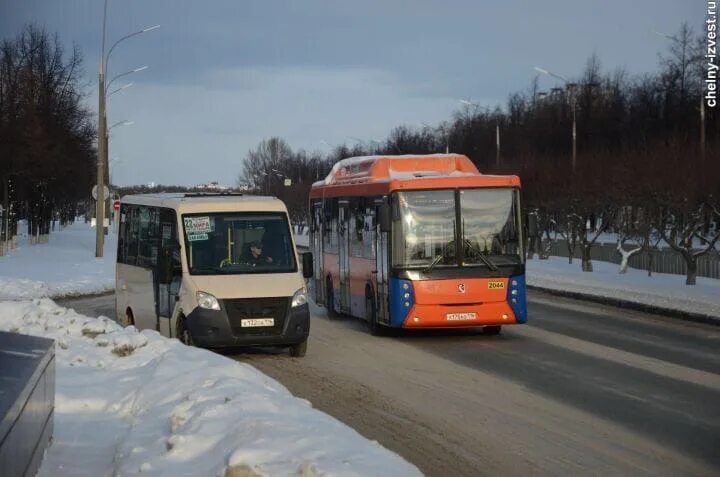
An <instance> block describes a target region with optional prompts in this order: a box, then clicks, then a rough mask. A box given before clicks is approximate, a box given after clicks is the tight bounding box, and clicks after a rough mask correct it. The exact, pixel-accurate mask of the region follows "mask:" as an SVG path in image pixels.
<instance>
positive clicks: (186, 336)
mask: <svg viewBox="0 0 720 477" xmlns="http://www.w3.org/2000/svg"><path fill="white" fill-rule="evenodd" d="M175 336H177V338H178V339H179V340H180V341H181V342H182V343H183V344H185V345H187V346H195V343H193V339H192V336H191V335H190V331H189V330H188V329H187V326H185V317H184V316H178V321H177V330H176V333H175Z"/></svg>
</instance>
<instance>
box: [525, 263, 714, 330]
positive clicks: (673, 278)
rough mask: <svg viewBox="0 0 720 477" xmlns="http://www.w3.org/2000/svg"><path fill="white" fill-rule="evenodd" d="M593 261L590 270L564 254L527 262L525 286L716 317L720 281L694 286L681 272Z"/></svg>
mask: <svg viewBox="0 0 720 477" xmlns="http://www.w3.org/2000/svg"><path fill="white" fill-rule="evenodd" d="M619 269H620V266H619V265H616V264H614V263H608V262H599V261H593V272H589V273H588V272H583V271H582V270H581V269H580V260H578V259H575V260H573V263H572V264H568V259H567V258H565V257H550V258H549V259H548V260H538V259H533V260H528V261H527V282H528V284H529V285H534V286H537V287H542V288H548V289H552V290H562V291H569V292H575V293H584V294H589V295H595V296H601V297H611V298H617V299H621V300H627V301H632V302H635V303H641V304H646V305H653V306H656V307H660V308H667V309H670V310H678V311H683V312H689V313H700V314H704V315H710V316H713V317H718V319H720V280H714V279H712V278H705V277H698V279H697V285H693V286H688V285H685V276H684V275H671V274H667V273H653V275H652V277H648V276H647V272H646V271H645V270H637V269H634V268H628V271H627V273H626V274H620V273H618V270H619Z"/></svg>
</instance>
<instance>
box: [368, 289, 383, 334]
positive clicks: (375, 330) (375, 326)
mask: <svg viewBox="0 0 720 477" xmlns="http://www.w3.org/2000/svg"><path fill="white" fill-rule="evenodd" d="M365 320H366V321H367V327H368V331H369V332H370V334H371V335H373V336H380V335H382V331H383V330H382V327H381V325H380V324H379V323H378V321H377V310H375V299H374V298H373V297H371V296H366V297H365Z"/></svg>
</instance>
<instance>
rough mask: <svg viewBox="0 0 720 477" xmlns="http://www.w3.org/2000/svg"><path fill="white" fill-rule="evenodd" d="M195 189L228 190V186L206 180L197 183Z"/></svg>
mask: <svg viewBox="0 0 720 477" xmlns="http://www.w3.org/2000/svg"><path fill="white" fill-rule="evenodd" d="M195 189H200V190H228V189H229V187H228V186H224V185H221V184H220V183H218V182H208V183H207V184H198V185H196V186H195Z"/></svg>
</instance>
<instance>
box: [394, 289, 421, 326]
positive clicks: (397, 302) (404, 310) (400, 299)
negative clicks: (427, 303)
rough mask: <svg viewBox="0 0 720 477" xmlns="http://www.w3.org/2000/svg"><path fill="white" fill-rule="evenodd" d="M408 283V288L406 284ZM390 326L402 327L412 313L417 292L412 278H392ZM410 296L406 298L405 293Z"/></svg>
mask: <svg viewBox="0 0 720 477" xmlns="http://www.w3.org/2000/svg"><path fill="white" fill-rule="evenodd" d="M405 284H407V288H405V287H404V285H405ZM389 285H390V297H389V298H390V326H391V327H393V328H401V327H402V325H403V323H405V319H406V318H407V316H408V313H410V310H411V309H412V307H413V305H415V292H414V291H413V285H412V282H411V281H410V280H401V279H399V278H391V279H390V283H389ZM406 293H407V294H408V295H409V297H408V298H405V294H406Z"/></svg>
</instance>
